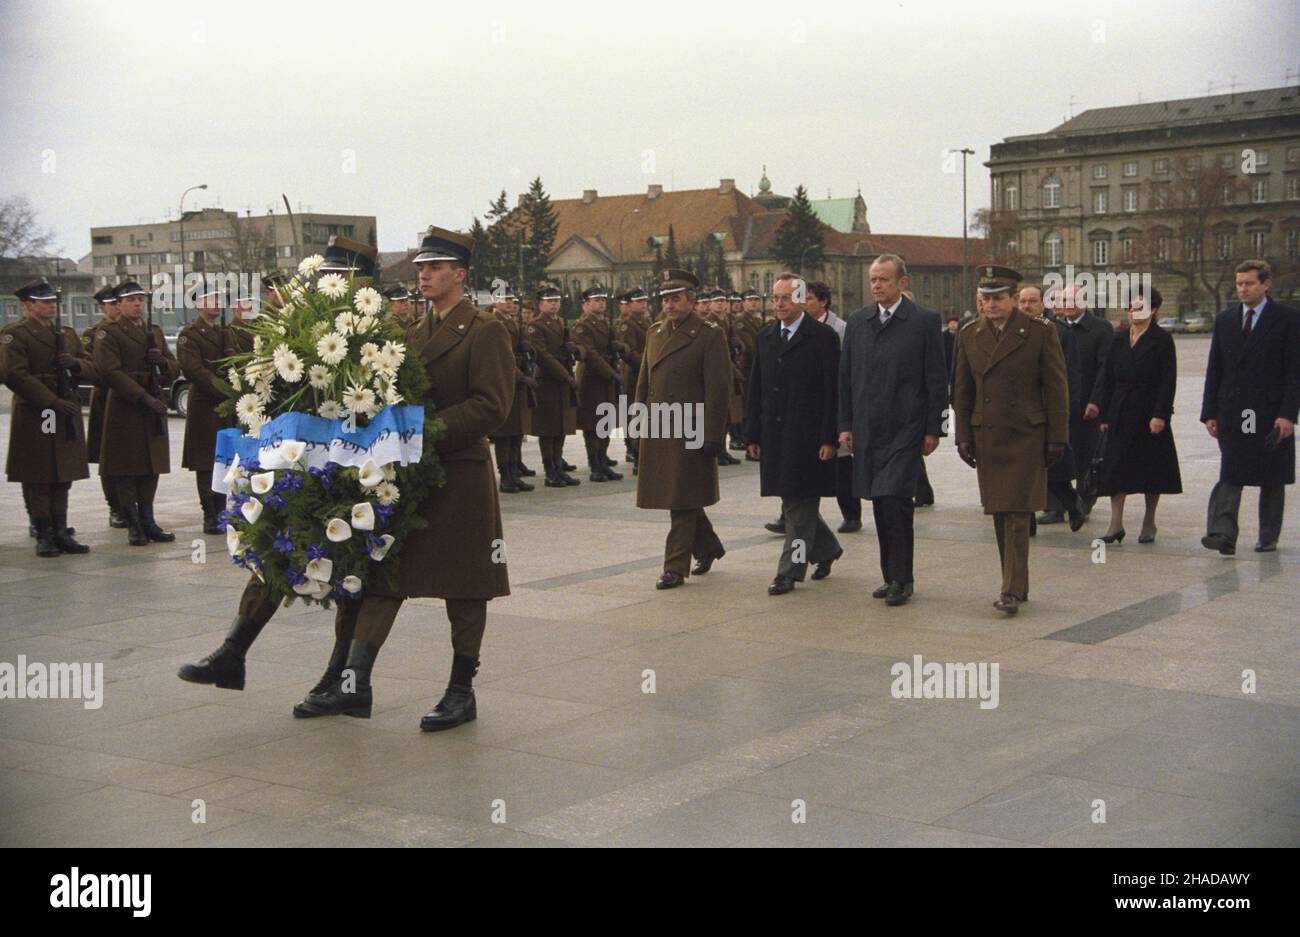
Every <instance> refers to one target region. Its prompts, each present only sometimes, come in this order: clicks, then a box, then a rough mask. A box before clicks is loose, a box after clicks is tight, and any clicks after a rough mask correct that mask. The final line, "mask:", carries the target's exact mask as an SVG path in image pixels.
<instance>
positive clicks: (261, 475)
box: [248, 472, 275, 495]
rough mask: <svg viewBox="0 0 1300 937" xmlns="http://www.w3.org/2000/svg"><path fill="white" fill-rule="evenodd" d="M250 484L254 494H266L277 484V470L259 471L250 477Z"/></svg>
mask: <svg viewBox="0 0 1300 937" xmlns="http://www.w3.org/2000/svg"><path fill="white" fill-rule="evenodd" d="M248 481H249V484H250V485H251V486H252V488H253V494H255V495H264V494H266V493H267V492H268V491H270V490H271V486H272V485H274V484H275V472H258V473H257V474H256V475H253V476H252V477H251V478H249V480H248Z"/></svg>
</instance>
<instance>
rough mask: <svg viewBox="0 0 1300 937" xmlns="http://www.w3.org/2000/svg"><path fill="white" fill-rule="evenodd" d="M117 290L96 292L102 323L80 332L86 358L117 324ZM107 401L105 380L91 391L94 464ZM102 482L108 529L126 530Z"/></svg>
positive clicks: (89, 451)
mask: <svg viewBox="0 0 1300 937" xmlns="http://www.w3.org/2000/svg"><path fill="white" fill-rule="evenodd" d="M114 289H115V287H112V286H103V287H100V289H99V290H98V292H96V293H95V302H96V303H98V304H99V314H100V318H99V321H97V322H95V323H94V324H92V325H90V326H89V327H88V328H87V329H86V331H84V332H82V333H81V346H82V348H83V349H84V350H85V352H86V357H87V358H90V359H92V360H93V359H94V357H95V342H96V341H97V340H98V339H99V335H100V332H101V331H103V329H104V327H105V326H107V325H108V324H110V323H112V322H115V321H117V296H116V295H115V294H114V292H113V291H114ZM107 400H108V386H107V385H106V384H104V382H103V381H99V380H97V381H95V385H94V389H93V390H92V391H91V392H90V425H89V427H88V428H87V429H86V455H87V457H88V458H89V461H90V462H91V463H96V462H98V461H99V446H100V440H101V439H102V438H103V432H104V404H105V402H107ZM99 483H100V487H101V488H102V489H103V491H104V502H105V503H106V504H107V505H108V526H109V527H113V528H116V529H118V530H125V529H126V518H124V517H123V516H122V512H121V511H119V510H118V509H117V492H116V491H115V490H114V488H113V485H112V484H111V483H110V480H109V479H108V477H107V476H100V479H99Z"/></svg>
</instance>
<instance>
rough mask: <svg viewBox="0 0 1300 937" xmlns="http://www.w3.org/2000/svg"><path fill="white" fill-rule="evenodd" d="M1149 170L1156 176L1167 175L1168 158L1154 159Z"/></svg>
mask: <svg viewBox="0 0 1300 937" xmlns="http://www.w3.org/2000/svg"><path fill="white" fill-rule="evenodd" d="M1151 171H1152V172H1154V173H1155V174H1156V175H1157V176H1167V175H1169V160H1167V159H1158V160H1156V161H1155V162H1154V163H1152V164H1151Z"/></svg>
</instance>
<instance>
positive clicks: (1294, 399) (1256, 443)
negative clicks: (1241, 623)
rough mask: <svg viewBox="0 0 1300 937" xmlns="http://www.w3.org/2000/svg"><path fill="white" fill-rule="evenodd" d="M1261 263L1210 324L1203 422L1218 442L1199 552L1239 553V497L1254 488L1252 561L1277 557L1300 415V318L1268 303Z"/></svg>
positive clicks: (1240, 271) (1250, 265)
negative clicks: (1255, 532) (1263, 556)
mask: <svg viewBox="0 0 1300 937" xmlns="http://www.w3.org/2000/svg"><path fill="white" fill-rule="evenodd" d="M1271 280H1272V269H1271V268H1270V267H1269V265H1268V263H1267V262H1266V261H1263V260H1247V261H1245V262H1244V263H1242V264H1241V265H1240V266H1238V267H1237V298H1238V299H1239V300H1240V302H1238V303H1235V304H1234V305H1232V306H1229V307H1228V308H1227V309H1225V310H1224V311H1223V312H1221V313H1219V317H1218V318H1217V319H1216V320H1215V322H1214V334H1213V336H1212V337H1211V339H1210V361H1209V364H1208V366H1207V367H1206V369H1205V396H1204V399H1203V401H1202V404H1201V422H1202V423H1204V424H1205V428H1206V429H1207V430H1208V431H1209V433H1210V435H1211V436H1213V437H1214V438H1215V439H1217V440H1218V441H1219V452H1220V453H1221V456H1222V459H1221V462H1220V465H1219V481H1218V483H1217V484H1216V485H1215V486H1214V489H1213V490H1212V491H1211V492H1210V505H1209V510H1208V512H1207V515H1208V516H1207V521H1206V528H1207V530H1206V535H1205V537H1203V538H1202V539H1201V543H1202V545H1204V546H1205V547H1206V548H1208V549H1211V550H1218V551H1219V552H1220V553H1222V554H1223V555H1224V556H1231V555H1232V554H1234V553H1236V552H1237V512H1238V510H1239V509H1240V507H1241V489H1242V488H1243V487H1244V486H1246V485H1258V486H1259V542H1258V543H1256V544H1255V552H1256V553H1271V552H1273V551H1274V550H1276V549H1277V539H1278V536H1279V535H1280V534H1281V533H1282V510H1283V507H1284V506H1285V499H1286V486H1287V485H1290V484H1293V483H1294V482H1295V422H1296V416H1297V411H1300V310H1296V309H1294V308H1292V307H1291V306H1285V305H1283V304H1282V303H1279V302H1275V301H1274V300H1272V299H1270V298H1269V296H1268V288H1269V285H1270V282H1271Z"/></svg>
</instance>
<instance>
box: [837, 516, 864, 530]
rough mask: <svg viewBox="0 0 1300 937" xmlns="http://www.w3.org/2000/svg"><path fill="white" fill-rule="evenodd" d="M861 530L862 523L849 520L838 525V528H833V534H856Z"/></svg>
mask: <svg viewBox="0 0 1300 937" xmlns="http://www.w3.org/2000/svg"><path fill="white" fill-rule="evenodd" d="M861 529H862V521H859V520H854V519H853V518H849V519H848V520H846V521H845V522H844V523H842V524H840V526H839V527H837V528H835V532H836V533H839V534H852V533H857V532H858V531H859V530H861Z"/></svg>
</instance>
